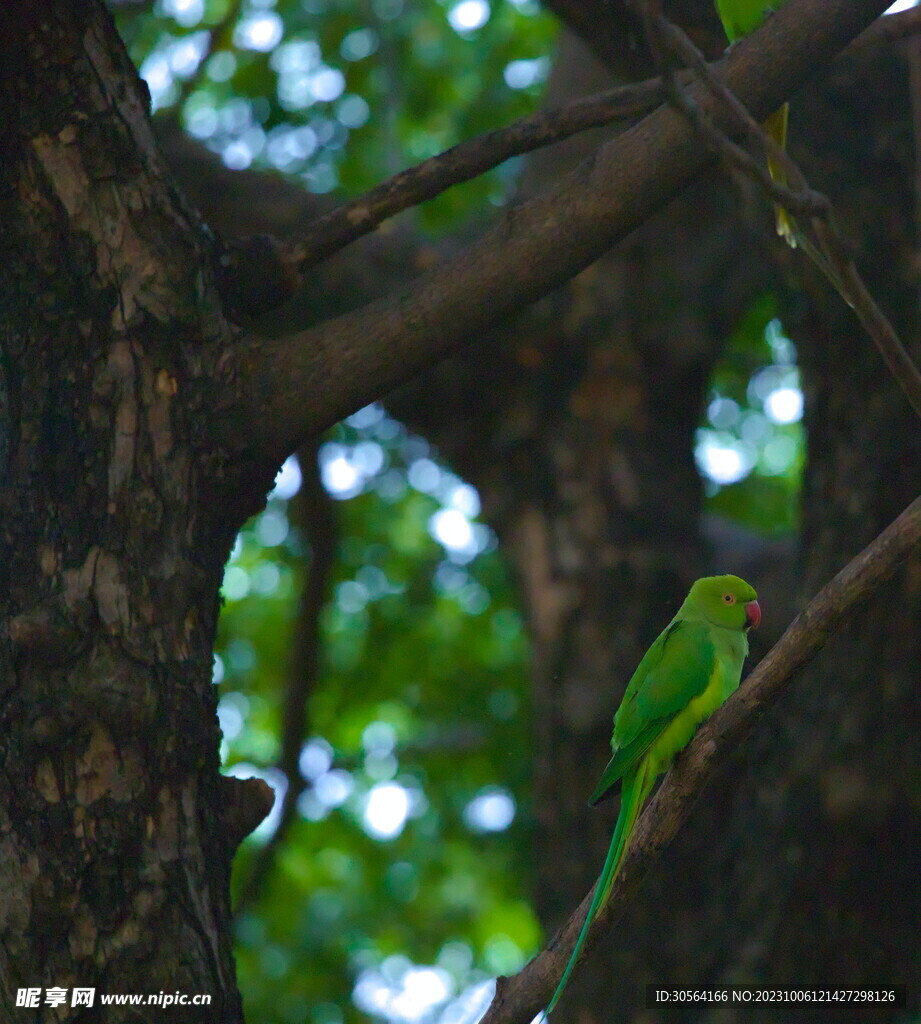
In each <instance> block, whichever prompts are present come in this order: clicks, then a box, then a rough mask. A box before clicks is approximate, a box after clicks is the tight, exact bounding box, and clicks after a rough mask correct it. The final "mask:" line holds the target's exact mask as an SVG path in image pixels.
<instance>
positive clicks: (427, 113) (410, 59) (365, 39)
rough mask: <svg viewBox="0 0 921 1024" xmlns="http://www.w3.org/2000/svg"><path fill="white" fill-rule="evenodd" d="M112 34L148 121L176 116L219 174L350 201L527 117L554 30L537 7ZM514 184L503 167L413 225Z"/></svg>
mask: <svg viewBox="0 0 921 1024" xmlns="http://www.w3.org/2000/svg"><path fill="white" fill-rule="evenodd" d="M465 26H468V27H465ZM473 26H476V27H473ZM119 28H120V30H121V32H122V35H123V37H124V39H125V40H126V42H127V44H128V47H129V51H130V53H131V56H132V58H133V59H134V60H135V62H136V63H137V64H138V66H139V67H140V68H141V72H142V74H143V75H144V77H145V78H146V80H147V83H148V86H149V88H150V91H151V97H152V100H153V104H154V108H155V109H169V108H174V107H175V106H176V105H181V108H182V111H181V113H182V117H183V120H184V123H185V125H186V127H187V129H188V130H189V131H190V132H191V133H192V134H193V135H195V136H196V137H198V138H199V139H201V140H202V141H203V142H204V143H205V144H206V145H207V146H209V147H210V148H212V149H214V150H215V151H216V152H218V153H220V154H221V155H222V156H223V158H224V160H225V162H226V163H227V164H228V166H230V167H234V168H244V167H248V166H250V165H254V166H261V167H273V168H275V169H277V170H279V171H282V172H284V173H285V174H287V175H289V176H291V177H293V178H296V179H298V180H301V181H303V182H304V183H305V184H306V186H307V187H308V188H309V189H311V190H312V191H315V192H331V191H334V190H337V189H341V190H342V191H344V192H345V193H349V194H356V193H360V192H362V191H364V190H366V189H368V188H370V187H371V186H372V185H374V184H377V182H379V181H380V180H382V179H384V178H386V177H389V176H390V175H392V174H394V173H396V172H397V171H398V170H401V169H402V168H403V167H405V166H407V165H408V164H412V163H416V162H418V161H420V160H423V159H425V158H426V157H429V156H432V155H434V154H436V153H438V152H441V151H442V150H444V149H447V148H448V147H450V146H452V145H454V144H455V143H456V142H458V141H460V140H461V139H462V138H467V137H469V136H473V135H477V134H479V133H480V132H484V131H487V130H489V129H492V128H495V127H498V126H500V125H502V124H505V123H506V122H507V121H509V120H512V119H514V118H516V117H520V116H523V115H524V114H527V113H529V112H531V111H532V110H533V109H534V107H535V104H536V101H537V99H538V98H539V94H540V91H541V85H542V82H543V80H544V78H545V76H546V73H547V71H548V68H549V57H548V53H549V51H550V48H551V44H552V39H553V36H554V33H555V31H556V24H555V22H554V21H553V20H552V19H551V18H550V17H548V16H547V15H546V14H544V13H542V12H541V11H540V9H539V7H538V5H537V3H536V0H491V2H488V0H445V2H438V0H242V2H241V0H158V2H157V3H155V4H154V5H153V10H152V11H150V10H149V9H147V10H144V9H138V8H136V7H135V6H134V5H131V6H130V7H129V8H128V9H126V10H124V11H123V12H122V13H121V14H120V16H119ZM513 182H514V162H510V163H509V164H506V165H505V166H503V167H500V168H497V169H496V170H495V171H493V172H491V173H489V174H486V175H483V176H482V177H480V178H478V179H476V180H475V181H472V182H469V183H467V184H465V185H462V186H458V187H457V188H455V189H451V190H450V191H449V192H447V193H446V194H445V195H443V196H441V197H439V198H438V199H436V200H433V201H432V202H431V203H429V204H426V206H425V207H423V208H422V211H421V212H422V217H421V223H422V225H423V226H424V227H426V228H433V229H438V228H441V227H444V226H445V225H446V224H450V223H454V222H455V221H456V220H457V219H458V218H459V217H461V216H466V215H469V214H470V213H471V211H474V210H480V211H481V210H482V209H483V208H484V206H485V204H486V203H494V204H501V203H502V202H504V201H505V199H506V198H507V197H508V195H509V193H510V190H511V188H512V186H513Z"/></svg>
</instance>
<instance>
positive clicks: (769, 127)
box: [764, 103, 799, 249]
mask: <svg viewBox="0 0 921 1024" xmlns="http://www.w3.org/2000/svg"><path fill="white" fill-rule="evenodd" d="M789 115H790V104H789V103H785V104H784V105H783V106H782V107H780V109H778V110H775V111H774V113H773V114H771V116H770V117H769V118H768V119H767V120H766V121H765V122H764V130H765V131H766V132H767V133H768V135H770V137H771V138H772V139H773V140H774V141H775V142H776V143H777V145H778V146H780V148H781V149H786V148H787V120H788V118H789ZM768 170H769V171H770V172H771V177H772V178H773V179H774V181H775V182H776V183H777V184H778V185H786V184H787V176H786V174H784V170H783V167H781V166H780V164H779V163H778V162H777V161H776V160H772V159H771V158H770V156H769V157H768ZM775 209H776V213H777V234H778V235H780V237H781V238H782V239H783V240H784V241H785V242H786V243H787V245H789V246H790V247H791V248H793V249H795V248H796V243H797V236H798V234H799V233H798V231H797V228H796V221H794V220H793V218H792V217H791V216H790V214H789V213H787V211H786V210H785V209H784V208H783V207H782V206H778V207H776V208H775Z"/></svg>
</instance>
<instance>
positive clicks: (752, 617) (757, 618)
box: [745, 601, 761, 629]
mask: <svg viewBox="0 0 921 1024" xmlns="http://www.w3.org/2000/svg"><path fill="white" fill-rule="evenodd" d="M745 625H746V626H747V627H750V628H752V629H757V628H758V627H759V626H760V625H761V605H760V604H758V602H757V601H749V602H748V604H747V605H746V606H745Z"/></svg>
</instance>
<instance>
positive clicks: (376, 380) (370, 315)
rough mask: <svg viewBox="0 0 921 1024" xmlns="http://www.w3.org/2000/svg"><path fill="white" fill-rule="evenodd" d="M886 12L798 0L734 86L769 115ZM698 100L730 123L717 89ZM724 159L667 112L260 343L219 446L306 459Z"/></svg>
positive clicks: (237, 370) (748, 58)
mask: <svg viewBox="0 0 921 1024" xmlns="http://www.w3.org/2000/svg"><path fill="white" fill-rule="evenodd" d="M885 7H886V0H790V2H789V3H788V4H786V5H784V6H783V7H782V8H781V9H780V10H779V11H778V12H777V13H776V14H774V15H773V16H772V17H771V18H769V19H767V22H766V23H765V25H764V26H763V27H762V28H761V29H760V30H759V31H758V32H756V33H755V34H754V35H753V36H751V37H750V38H749V39H747V40H744V41H742V42H741V43H739V44H738V45H737V46H735V47H733V48H732V50H731V52H730V53H729V55H728V56H727V58H726V60H725V63H724V66H723V69H722V70H723V73H724V78H725V81H726V84H727V85H728V86H729V88H731V89H732V90H733V92H735V93H736V95H737V96H739V98H740V99H741V100H742V101H743V102H744V103H745V104H746V106H748V107H749V109H750V110H752V112H753V113H754V114H755V115H756V116H758V117H765V116H767V114H768V113H770V111H772V110H774V109H775V108H776V107H777V106H778V105H779V104H780V103H781V102H782V101H783V99H784V98H785V96H786V95H788V94H789V93H790V92H791V91H793V90H794V89H795V88H797V87H798V86H799V85H800V84H801V83H802V82H804V81H805V80H806V79H807V78H808V77H809V76H810V75H812V74H815V72H816V70H817V69H818V68H820V67H821V66H822V65H823V64H825V63H827V62H828V61H829V60H831V59H832V57H833V56H834V55H835V54H836V53H837V52H839V51H840V50H841V49H842V48H843V47H844V46H845V45H846V44H847V43H848V42H849V41H850V40H851V39H853V38H854V37H855V36H856V35H857V34H858V32H860V31H861V30H862V29H863V28H865V27H866V26H867V24H869V22H870V21H872V20H873V18H874V17H876V16H878V15H879V14H880V13H881V12H882V10H883V9H884V8H885ZM689 95H690V97H691V99H692V100H693V101H694V102H696V103H699V104H700V105H701V106H702V107H703V108H704V109H706V110H708V111H709V112H711V114H712V113H714V112H717V113H718V109H717V107H718V105H716V104H715V103H714V101H713V99H712V97H711V96H710V95H709V93H708V90H707V89H706V88H705V87H703V86H700V85H697V86H695V87H692V88H691V89H690V90H689ZM717 120H718V123H722V122H721V121H720V119H719V118H717ZM712 160H713V156H712V154H711V153H710V152H708V151H707V150H706V148H705V147H703V146H702V145H701V144H700V140H699V138H698V136H697V134H696V132H695V131H694V129H693V127H692V126H691V125H689V124H688V123H687V120H686V119H685V118H684V117H683V116H682V115H681V114H680V113H678V112H677V111H674V110H671V109H668V108H660V109H658V110H656V111H655V112H654V113H652V114H651V115H650V116H649V117H647V118H645V119H644V120H643V121H641V122H640V123H639V124H637V125H635V126H634V127H633V128H631V129H630V130H628V131H626V132H624V133H623V134H622V135H621V136H619V137H618V138H617V139H616V140H614V141H613V142H611V143H608V144H607V145H605V146H603V147H601V148H600V149H599V150H598V152H597V153H596V154H595V155H594V156H593V157H592V158H591V159H589V160H588V161H586V162H585V163H583V164H582V165H581V166H580V167H579V168H577V169H576V171H575V172H573V174H571V175H569V176H568V177H567V178H566V179H564V181H563V182H561V183H560V185H559V186H558V187H557V188H556V189H554V190H553V191H552V192H550V193H548V194H546V195H544V196H542V197H538V198H537V199H535V200H533V201H531V202H529V203H526V204H523V205H521V206H519V207H517V208H515V209H512V210H510V211H509V212H508V213H507V214H506V215H505V217H504V218H503V220H502V222H501V223H500V224H499V225H498V226H497V227H496V228H495V229H494V230H493V231H491V232H490V233H489V234H487V235H486V236H485V237H484V238H483V239H481V240H480V241H479V242H477V243H475V244H474V245H472V246H470V247H469V248H468V249H467V250H466V251H465V252H463V253H461V254H460V255H459V256H458V257H456V258H455V259H453V260H451V261H449V262H447V263H445V264H444V265H442V266H439V267H437V268H435V269H434V270H432V271H430V272H429V273H427V274H425V275H423V276H422V277H420V278H419V280H418V281H417V282H416V283H415V284H414V286H413V288H412V290H411V291H410V292H409V293H406V294H404V295H402V296H400V297H397V298H396V299H391V300H387V301H382V302H378V303H373V304H371V305H370V306H367V307H365V308H364V309H362V310H358V311H357V312H355V313H352V314H349V315H346V316H344V317H341V318H340V319H338V320H336V321H333V322H332V323H329V324H325V325H323V326H322V327H320V328H317V329H314V330H312V331H308V332H305V333H303V334H299V335H294V336H291V337H289V338H287V339H282V340H280V341H268V340H263V339H255V338H249V339H246V340H245V341H244V342H242V343H241V345H240V346H239V347H238V350H237V352H236V353H235V355H234V356H233V357H231V358H229V359H228V360H227V362H226V363H225V365H224V372H225V373H226V374H227V377H228V378H230V379H238V380H239V379H244V380H246V382H247V384H248V393H249V402H248V403H246V404H245V405H243V406H230V407H227V408H225V409H223V410H218V411H217V414H216V416H215V421H214V429H215V431H216V434H217V439H218V440H219V442H220V443H221V444H222V445H228V446H232V447H236V448H242V449H249V450H252V449H253V448H256V449H257V450H259V451H261V452H262V453H263V454H265V455H267V456H269V457H272V458H276V457H279V458H280V457H281V456H283V455H284V454H286V453H288V452H290V451H293V450H294V449H295V448H296V447H297V445H298V443H299V442H300V441H301V440H302V439H303V438H304V437H307V436H309V435H310V434H311V433H314V432H316V431H318V430H320V429H322V428H323V427H324V426H326V425H328V424H330V423H332V422H335V421H336V420H337V419H339V418H341V417H342V416H343V415H345V414H347V413H348V412H349V411H350V410H352V409H354V408H357V407H359V406H360V405H362V404H365V403H366V402H368V401H370V400H372V399H374V398H376V397H378V396H380V395H382V394H385V393H386V392H387V391H389V390H391V389H392V388H393V387H395V386H396V385H398V384H400V383H402V382H403V381H405V380H407V379H409V378H410V377H412V376H413V375H414V374H416V373H418V372H419V371H420V370H421V369H422V368H424V367H426V366H428V365H431V364H432V363H433V362H435V361H436V360H437V359H439V358H441V357H443V356H444V355H446V354H447V353H448V352H450V351H451V350H452V349H453V348H455V347H456V346H457V345H459V344H460V343H461V342H463V341H465V340H467V339H469V338H472V337H474V336H476V335H478V334H479V333H481V332H482V331H484V330H485V329H487V328H488V327H491V326H492V325H494V324H496V323H497V322H500V321H501V320H502V319H504V318H505V317H507V316H509V315H510V314H511V313H513V312H516V311H517V310H519V309H521V308H523V307H525V306H526V305H528V304H529V303H531V302H533V301H534V300H535V299H537V298H539V297H540V296H541V295H544V294H546V293H547V292H548V291H550V290H552V289H553V288H555V287H557V286H558V285H559V284H561V283H562V282H564V281H565V280H567V279H569V278H570V277H572V276H573V275H574V274H576V273H578V272H579V271H580V270H582V269H584V268H585V267H586V266H588V265H589V264H590V263H591V262H593V261H594V260H595V259H597V258H598V257H599V256H600V255H601V254H602V253H603V252H605V251H606V250H607V249H609V248H610V246H611V245H612V244H613V243H614V242H616V241H617V240H618V239H620V238H622V237H623V236H624V235H626V234H627V233H628V232H629V231H631V230H632V229H633V228H635V227H636V226H637V225H639V224H641V223H642V222H643V221H644V220H645V219H646V218H647V217H648V216H649V215H650V214H651V213H652V212H653V211H654V210H656V209H657V208H659V207H660V206H662V205H663V204H664V203H665V202H666V201H667V200H668V199H670V198H671V197H672V196H674V195H675V194H676V193H677V192H678V191H679V190H680V189H681V188H682V186H683V185H684V184H686V182H687V181H688V180H689V179H690V178H691V177H692V176H693V175H694V174H696V173H698V172H699V171H700V170H701V169H702V168H703V167H704V166H706V165H707V164H708V163H710V162H711V161H712ZM231 390H232V389H228V391H231Z"/></svg>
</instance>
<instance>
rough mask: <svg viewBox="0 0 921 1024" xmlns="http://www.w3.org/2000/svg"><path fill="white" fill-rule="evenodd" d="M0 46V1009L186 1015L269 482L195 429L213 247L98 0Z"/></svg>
mask: <svg viewBox="0 0 921 1024" xmlns="http://www.w3.org/2000/svg"><path fill="white" fill-rule="evenodd" d="M0 60H2V64H3V67H4V74H3V77H2V81H0V135H2V145H0V149H2V151H3V153H4V158H3V161H2V162H0V224H2V225H3V230H2V234H0V238H2V255H0V295H2V296H3V297H4V300H3V306H2V308H0V347H2V361H0V480H2V490H0V516H2V523H3V528H2V531H0V601H2V606H0V607H2V620H3V624H4V628H3V637H2V643H0V693H2V700H0V707H2V712H0V714H2V728H0V763H2V776H0V779H2V781H0V1020H4V1021H7V1020H20V1019H22V1020H27V1019H48V1018H49V1015H50V1012H51V1011H49V1008H48V1007H47V1006H45V1005H44V998H45V990H47V989H48V988H49V987H52V986H57V987H60V988H63V989H66V990H67V992H66V997H65V998H66V1005H65V1007H64V1008H62V1009H61V1010H59V1011H57V1013H58V1015H57V1016H56V1017H55V1019H58V1020H65V1019H75V1018H76V1017H77V1016H78V1015H80V1014H81V1013H85V1010H82V1009H81V1007H79V1006H78V1007H72V1006H71V1003H72V1001H73V996H72V993H71V990H72V989H73V988H74V987H75V986H83V987H90V988H93V987H94V988H95V989H96V994H95V999H96V1004H95V1005H96V1006H98V1005H99V999H100V996H101V994H103V993H108V994H141V995H143V996H144V997H145V998H146V996H147V995H148V994H153V995H154V996H155V997H156V996H157V994H158V993H160V992H162V993H165V994H175V993H180V994H181V995H182V996H184V997H187V998H189V999H191V998H192V997H195V996H208V997H209V1000H210V1005H208V1006H200V1007H196V1006H191V1005H189V1006H187V1007H185V1008H184V1009H183V1011H182V1017H183V1019H184V1020H195V1021H214V1022H218V1021H220V1022H221V1024H228V1022H232V1021H239V1020H241V1019H242V1017H241V1007H240V1000H239V996H238V994H237V991H236V985H235V979H234V963H233V957H232V955H231V948H230V927H229V925H230V921H229V901H228V872H229V865H230V858H231V856H232V853H233V848H234V845H235V843H234V839H236V841H239V839H240V838H241V836H240V835H239V834H237V835H236V836H235V837H234V836H233V835H231V824H230V822H229V821H228V818H227V815H228V811H227V807H228V794H227V792H225V790H224V787H222V785H221V778H220V776H219V773H218V758H217V751H218V743H219V731H218V728H217V721H216V717H215V714H214V710H215V698H214V692H213V688H212V686H211V668H212V640H213V635H214V628H215V621H216V616H217V611H218V600H217V593H218V588H219V585H220V580H221V574H222V567H223V563H224V561H225V558H226V554H227V551H228V547H229V545H230V543H231V541H232V539H233V536H234V533H235V531H236V523H237V522H238V521H240V519H241V518H242V516H244V515H245V514H246V512H247V506H250V507H251V506H252V502H253V496H254V493H255V494H256V495H258V494H259V491H260V488H261V489H262V493H264V490H265V487H266V486H267V485H268V483H269V482H270V479H271V476H270V475H269V476H267V474H266V467H262V470H261V471H260V472H258V473H256V479H255V480H253V481H249V482H247V483H245V485H244V481H246V480H247V473H248V472H250V471H254V469H255V467H253V466H251V465H247V464H246V463H245V460H239V461H235V462H234V463H233V464H231V463H230V462H229V461H228V459H227V458H226V457H225V455H224V453H222V452H218V451H212V450H209V448H208V447H207V446H206V445H205V444H204V443H203V442H204V438H205V432H204V427H205V426H206V424H204V423H203V422H202V420H203V409H204V408H206V406H205V405H203V398H204V397H205V396H206V395H207V396H208V399H209V403H210V402H211V401H213V389H214V384H213V383H212V379H213V377H214V374H215V366H214V363H215V360H216V357H217V355H218V352H219V351H220V345H219V343H220V342H222V341H225V340H226V338H227V336H228V332H227V328H226V326H225V324H224V321H223V318H222V317H221V315H220V309H219V306H218V304H217V300H216V291H215V288H214V286H213V282H212V281H211V280H210V278H209V270H208V267H209V266H210V265H211V256H212V254H211V252H210V250H209V248H208V245H209V243H208V241H207V235H206V234H205V233H204V232H203V231H202V229H201V226H200V224H199V223H198V222H197V220H196V218H195V216H194V215H193V214H192V213H191V212H190V211H188V210H185V209H184V208H183V207H182V205H181V203H180V202H179V201H178V197H177V195H176V193H175V191H174V190H173V188H172V186H171V185H170V184H169V178H168V175H167V174H166V171H165V168H164V167H162V166H161V165H160V163H159V160H158V158H157V155H156V151H155V148H154V146H153V140H152V138H151V136H150V131H149V125H148V122H147V114H146V103H145V100H144V98H143V97H142V96H141V95H140V92H139V90H138V89H135V87H134V83H135V82H136V81H137V78H136V75H135V72H134V69H133V68H132V67H131V65H130V62H129V61H128V58H127V55H126V54H125V53H124V49H123V47H122V45H121V42H120V41H119V40H118V39H117V37H116V35H115V32H114V28H113V26H112V24H111V21H110V18H109V16H108V14H107V13H106V12H105V10H104V8H102V7H101V5H98V4H95V3H92V4H91V3H74V4H54V5H45V4H32V3H31V2H20V3H13V4H8V5H7V7H6V26H5V30H4V33H3V36H2V41H0ZM125 83H128V86H126V85H125ZM228 788H229V787H228ZM24 988H38V989H41V990H42V991H41V996H40V998H41V1000H42V1004H41V1005H42V1008H41V1010H38V1011H36V1012H34V1013H32V1014H31V1015H30V1014H29V1013H28V1011H26V1010H24V1009H22V1008H18V1009H17V1002H16V1000H17V993H18V990H20V989H24ZM19 998H20V999H21V998H23V997H22V996H21V994H20V996H19ZM95 1012H97V1011H94V1013H95ZM104 1015H105V1019H106V1020H107V1021H122V1020H124V1021H127V1020H131V1021H151V1022H153V1021H161V1020H162V1019H163V1009H162V1007H158V1006H156V1005H152V1006H150V1007H130V1008H122V1009H115V1008H110V1009H109V1010H108V1011H104ZM81 1019H82V1018H81Z"/></svg>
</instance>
